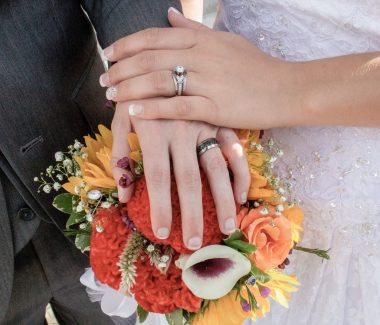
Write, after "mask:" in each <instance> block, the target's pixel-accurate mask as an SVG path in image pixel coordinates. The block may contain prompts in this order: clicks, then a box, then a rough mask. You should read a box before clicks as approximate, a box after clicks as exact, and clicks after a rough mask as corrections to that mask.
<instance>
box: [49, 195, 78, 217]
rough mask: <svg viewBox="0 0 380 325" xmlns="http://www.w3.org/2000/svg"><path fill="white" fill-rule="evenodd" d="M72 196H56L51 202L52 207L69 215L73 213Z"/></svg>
mask: <svg viewBox="0 0 380 325" xmlns="http://www.w3.org/2000/svg"><path fill="white" fill-rule="evenodd" d="M73 196H74V195H72V194H70V193H62V194H59V195H57V196H56V197H55V198H54V200H53V207H55V208H56V209H58V210H59V211H61V212H63V213H66V214H71V213H72V212H73Z"/></svg>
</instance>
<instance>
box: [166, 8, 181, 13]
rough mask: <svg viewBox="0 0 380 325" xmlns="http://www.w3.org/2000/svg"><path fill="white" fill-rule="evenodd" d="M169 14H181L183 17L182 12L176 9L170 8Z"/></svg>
mask: <svg viewBox="0 0 380 325" xmlns="http://www.w3.org/2000/svg"><path fill="white" fill-rule="evenodd" d="M168 12H174V13H176V14H180V15H182V13H181V12H179V11H178V10H177V9H176V8H174V7H170V8H169V9H168Z"/></svg>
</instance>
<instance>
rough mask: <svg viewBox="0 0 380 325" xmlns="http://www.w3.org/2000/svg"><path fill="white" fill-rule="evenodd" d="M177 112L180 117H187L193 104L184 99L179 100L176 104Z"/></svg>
mask: <svg viewBox="0 0 380 325" xmlns="http://www.w3.org/2000/svg"><path fill="white" fill-rule="evenodd" d="M175 112H176V114H177V116H178V117H186V116H189V115H190V113H191V103H190V102H189V101H188V100H186V99H183V98H181V99H180V98H178V99H177V101H176V103H175Z"/></svg>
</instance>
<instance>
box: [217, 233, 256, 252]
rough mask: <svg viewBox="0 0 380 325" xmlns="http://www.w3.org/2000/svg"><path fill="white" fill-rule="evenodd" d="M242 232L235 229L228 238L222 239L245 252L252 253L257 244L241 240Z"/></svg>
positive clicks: (230, 245) (228, 244)
mask: <svg viewBox="0 0 380 325" xmlns="http://www.w3.org/2000/svg"><path fill="white" fill-rule="evenodd" d="M242 238H243V233H242V232H241V230H236V231H235V232H234V233H232V234H231V235H230V236H229V237H228V238H226V239H224V243H225V244H226V245H227V246H229V247H231V248H233V249H235V250H237V251H239V252H242V253H245V254H253V253H254V252H256V250H257V246H255V245H251V244H250V243H247V242H245V241H243V240H241V239H242Z"/></svg>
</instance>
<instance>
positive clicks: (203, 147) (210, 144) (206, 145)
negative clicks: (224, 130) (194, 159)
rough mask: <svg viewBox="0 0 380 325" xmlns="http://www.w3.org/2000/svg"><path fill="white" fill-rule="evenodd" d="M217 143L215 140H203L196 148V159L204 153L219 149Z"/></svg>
mask: <svg viewBox="0 0 380 325" xmlns="http://www.w3.org/2000/svg"><path fill="white" fill-rule="evenodd" d="M219 147H220V145H219V142H218V140H216V139H215V138H208V139H206V140H203V141H202V142H201V143H200V144H199V145H198V146H197V155H198V157H200V156H202V155H203V154H204V153H205V152H206V151H208V150H210V149H213V148H219Z"/></svg>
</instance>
